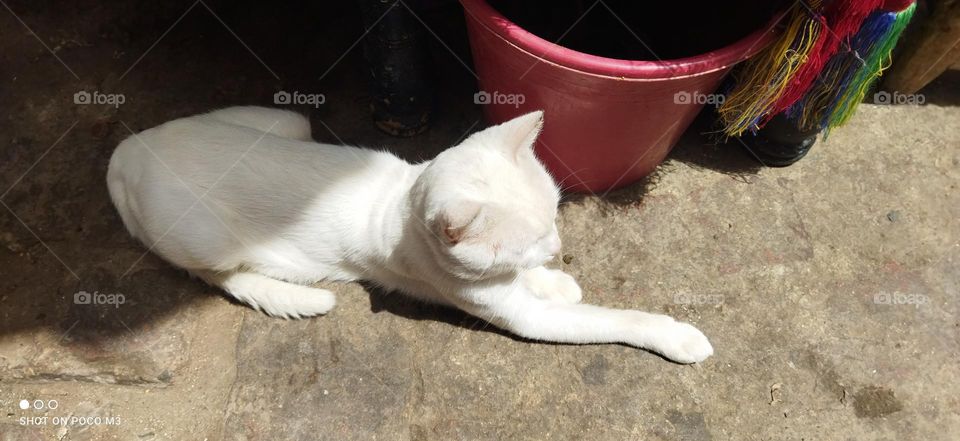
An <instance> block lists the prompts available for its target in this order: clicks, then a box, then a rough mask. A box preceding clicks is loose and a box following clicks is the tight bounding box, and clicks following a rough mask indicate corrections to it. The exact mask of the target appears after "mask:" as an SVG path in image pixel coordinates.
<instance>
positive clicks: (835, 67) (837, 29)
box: [718, 0, 916, 136]
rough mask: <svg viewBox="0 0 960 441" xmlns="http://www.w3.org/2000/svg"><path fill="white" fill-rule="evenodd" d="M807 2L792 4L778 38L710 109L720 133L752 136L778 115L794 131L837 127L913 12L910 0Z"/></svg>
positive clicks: (883, 65)
mask: <svg viewBox="0 0 960 441" xmlns="http://www.w3.org/2000/svg"><path fill="white" fill-rule="evenodd" d="M808 4H809V7H808V6H807V5H805V4H804V2H797V3H796V4H794V5H793V6H792V7H791V9H790V10H788V12H787V16H786V26H785V28H784V32H783V34H782V35H781V37H780V38H779V39H778V41H777V42H775V43H774V44H772V45H771V46H770V47H768V48H767V49H765V50H764V51H763V52H762V53H761V54H759V55H758V56H757V57H754V58H753V59H751V60H749V61H747V62H746V63H745V65H744V66H743V67H742V68H740V69H739V70H738V72H737V73H736V74H735V77H734V86H733V87H732V89H731V90H730V91H729V92H728V94H727V98H726V100H725V101H724V103H723V105H722V106H720V108H719V109H718V113H719V116H720V122H721V124H722V125H723V133H724V134H725V135H726V136H741V135H743V134H744V133H746V132H748V131H749V132H753V133H755V132H756V131H757V130H758V129H760V128H761V127H763V126H764V125H765V124H766V123H767V122H769V121H770V119H771V118H773V117H774V116H776V115H778V114H780V113H785V114H786V115H787V116H788V117H789V118H790V119H791V120H793V121H794V122H795V123H796V125H797V126H798V128H800V129H801V130H811V129H818V130H825V131H827V132H828V131H829V129H831V128H834V127H837V126H839V125H841V124H843V123H845V122H846V121H847V120H848V119H849V118H850V116H851V115H852V114H853V112H854V111H855V110H856V107H857V105H858V104H859V103H860V101H861V100H862V99H863V97H864V95H865V94H866V92H867V90H868V89H869V88H870V86H871V85H872V84H873V82H874V80H876V78H877V77H878V76H879V75H880V73H881V72H883V70H884V69H886V68H887V67H888V66H889V62H890V53H891V51H892V50H893V47H894V45H895V44H896V42H897V40H898V39H899V38H900V34H901V33H902V32H903V29H904V28H905V27H906V25H907V23H909V21H910V18H911V17H912V16H913V12H914V10H915V8H916V5H915V3H914V2H913V0H887V1H885V2H884V1H881V0H827V1H826V2H822V1H812V2H808ZM825 133H826V132H825Z"/></svg>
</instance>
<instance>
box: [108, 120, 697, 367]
mask: <svg viewBox="0 0 960 441" xmlns="http://www.w3.org/2000/svg"><path fill="white" fill-rule="evenodd" d="M542 118H543V114H542V112H533V113H530V114H527V115H524V116H521V117H519V118H516V119H514V120H512V121H509V122H507V123H504V124H501V125H499V126H494V127H490V128H488V129H486V130H484V131H481V132H478V133H475V134H474V135H472V136H470V137H469V138H468V139H466V140H465V141H464V142H463V143H461V144H460V145H458V146H455V147H452V148H450V149H448V150H446V151H444V152H443V153H441V154H440V155H439V156H437V158H436V159H434V160H433V161H430V162H426V163H422V164H417V165H411V164H409V163H407V162H404V161H402V160H400V159H398V158H397V157H395V156H393V155H391V154H389V153H386V152H378V151H373V150H364V149H358V148H354V147H345V146H335V145H328V144H318V143H315V142H312V141H310V135H309V134H310V126H309V122H308V121H307V120H306V119H305V118H304V117H302V116H300V115H298V114H295V113H292V112H288V111H283V110H277V109H266V108H257V107H234V108H229V109H223V110H218V111H215V112H211V113H208V114H204V115H197V116H192V117H189V118H183V119H179V120H175V121H171V122H168V123H166V124H163V125H161V126H159V127H155V128H152V129H149V130H145V131H143V132H141V133H140V134H138V135H134V136H131V137H130V138H127V139H126V140H124V141H123V142H122V143H120V146H119V147H117V150H116V151H115V152H114V154H113V157H112V158H111V160H110V167H109V171H108V173H107V183H108V187H109V190H110V196H111V198H112V199H113V202H114V205H116V207H117V210H118V211H119V212H120V216H121V217H122V219H123V222H124V224H125V225H126V227H127V229H128V230H130V233H131V234H132V235H133V236H134V237H136V238H138V239H139V240H141V241H143V242H144V243H145V244H147V245H148V246H149V247H150V249H151V250H152V251H154V252H156V253H157V254H159V255H160V256H162V257H163V258H164V259H166V260H168V261H170V262H171V263H173V264H175V265H177V266H180V267H183V268H186V269H187V270H189V271H190V272H192V273H194V274H196V275H198V276H200V277H202V278H203V279H204V280H206V281H207V282H208V283H211V284H213V285H216V286H219V287H221V288H223V289H224V290H225V291H227V292H228V293H230V294H231V295H233V296H234V297H236V298H237V299H239V300H240V301H242V302H245V303H247V304H249V305H251V306H252V307H254V308H257V309H260V310H263V311H265V312H266V313H268V314H271V315H275V316H281V317H304V316H311V315H316V314H323V313H326V312H327V311H329V310H330V309H331V308H333V306H334V295H333V293H331V292H330V291H326V290H322V289H316V288H311V287H308V286H304V285H308V284H311V283H314V282H317V281H320V280H333V281H353V280H368V281H372V282H375V283H377V284H379V285H381V286H382V287H383V288H385V289H387V290H398V291H402V292H405V293H407V294H409V295H412V296H414V297H417V298H420V299H423V300H426V301H431V302H438V303H443V304H447V305H451V306H455V307H457V308H460V309H461V310H463V311H466V312H468V313H470V314H473V315H475V316H477V317H480V318H483V319H485V320H487V321H489V322H491V323H493V324H494V325H496V326H499V327H502V328H504V329H507V330H509V331H511V332H514V333H516V334H517V335H520V336H523V337H527V338H531V339H537V340H545V341H553V342H562V343H626V344H629V345H632V346H636V347H641V348H647V349H650V350H653V351H656V352H659V353H660V354H663V355H664V356H666V357H667V358H670V359H671V360H674V361H677V362H681V363H693V362H698V361H701V360H703V359H705V358H707V357H708V356H710V355H711V354H712V353H713V348H712V347H711V346H710V343H709V342H708V341H707V339H706V337H704V335H703V334H702V333H700V331H698V330H697V329H695V328H694V327H693V326H690V325H688V324H686V323H679V322H676V321H674V320H673V319H672V318H670V317H667V316H663V315H654V314H647V313H643V312H639V311H629V310H615V309H608V308H602V307H599V306H592V305H583V304H579V302H580V299H581V291H580V287H579V286H577V283H576V281H574V279H573V278H572V277H570V276H569V275H567V274H565V273H563V272H561V271H558V270H551V269H546V268H544V267H543V264H544V263H546V262H547V261H549V260H551V259H552V258H553V256H554V255H555V254H557V253H558V252H559V250H560V238H559V235H558V234H557V229H556V224H555V223H554V220H555V218H556V215H557V202H558V199H559V192H558V190H557V188H556V186H555V184H554V182H553V180H552V179H551V178H550V176H549V174H547V172H546V171H545V170H544V168H543V166H542V165H541V164H540V162H539V161H538V160H537V158H536V157H535V156H534V154H533V150H532V145H533V143H534V141H535V139H536V137H537V135H538V134H539V132H540V127H541V125H542Z"/></svg>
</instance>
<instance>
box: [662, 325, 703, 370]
mask: <svg viewBox="0 0 960 441" xmlns="http://www.w3.org/2000/svg"><path fill="white" fill-rule="evenodd" d="M656 334H657V337H656V338H655V339H654V341H652V342H651V345H650V348H649V349H650V350H653V351H654V352H657V353H660V354H661V355H663V356H664V357H667V358H669V359H671V360H673V361H675V362H677V363H684V364H689V363H699V362H701V361H703V360H706V359H707V357H709V356H711V355H713V346H711V345H710V341H709V340H707V336H705V335H703V333H702V332H700V330H699V329H697V328H694V327H693V326H692V325H690V324H688V323H683V322H678V321H671V322H670V323H664V324H663V325H662V327H661V328H660V329H658V330H657V333H656Z"/></svg>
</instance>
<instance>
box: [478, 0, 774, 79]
mask: <svg viewBox="0 0 960 441" xmlns="http://www.w3.org/2000/svg"><path fill="white" fill-rule="evenodd" d="M460 4H461V5H462V6H463V9H464V11H465V12H466V14H467V15H468V16H469V17H470V18H473V19H474V20H475V21H476V22H477V23H479V24H481V25H482V26H483V27H484V28H486V29H487V30H488V31H490V32H492V33H493V34H495V35H497V36H499V37H500V38H502V39H503V40H506V41H507V42H508V43H510V44H512V45H514V46H516V47H517V48H519V49H521V50H522V51H524V52H526V53H529V54H530V55H531V56H533V57H534V58H537V59H538V61H540V62H543V63H546V64H552V65H557V66H560V67H565V68H568V69H573V70H577V71H581V72H583V73H586V74H592V75H599V76H605V77H613V78H623V79H639V80H658V79H675V78H682V77H691V76H698V75H705V74H708V73H711V72H715V71H717V70H721V69H726V68H728V67H730V66H732V65H734V64H736V63H739V62H741V61H743V60H746V59H747V58H750V57H752V56H754V55H756V54H757V53H758V52H760V51H761V50H763V49H764V48H766V47H767V46H768V45H769V44H770V43H771V42H772V41H773V39H774V37H775V36H776V35H777V34H778V31H777V25H778V24H779V23H780V21H781V20H782V19H783V17H784V16H785V15H786V11H783V12H782V13H779V14H776V15H775V16H774V17H773V18H771V19H770V21H769V22H767V23H766V24H765V25H764V26H762V27H761V28H760V29H757V30H755V31H753V32H752V33H750V34H749V35H747V36H745V37H743V38H741V39H739V40H737V41H736V42H734V43H732V44H729V45H727V46H724V47H721V48H719V49H715V50H712V51H709V52H704V53H702V54H698V55H694V56H691V57H683V58H674V59H669V60H657V61H645V60H624V59H619V58H608V57H601V56H598V55H591V54H588V53H585V52H580V51H576V50H573V49H569V48H566V47H563V46H560V45H558V44H556V43H552V42H550V41H547V40H545V39H543V38H541V37H538V36H536V35H534V34H533V33H531V32H529V31H527V30H525V29H523V28H522V27H520V26H519V25H517V24H516V23H514V22H512V21H510V20H509V19H507V18H506V17H505V16H504V15H503V14H501V13H500V12H499V11H497V10H496V9H494V8H493V7H492V6H490V4H488V3H487V2H486V1H485V0H460ZM534 66H535V65H534ZM532 68H533V66H531V69H532Z"/></svg>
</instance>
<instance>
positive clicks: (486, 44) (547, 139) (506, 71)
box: [460, 0, 775, 192]
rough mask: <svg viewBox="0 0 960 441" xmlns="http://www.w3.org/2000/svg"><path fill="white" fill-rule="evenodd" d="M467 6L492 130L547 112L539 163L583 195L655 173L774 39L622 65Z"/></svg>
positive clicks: (477, 5) (466, 0)
mask: <svg viewBox="0 0 960 441" xmlns="http://www.w3.org/2000/svg"><path fill="white" fill-rule="evenodd" d="M460 1H461V3H462V4H463V7H464V11H465V14H466V22H467V30H468V33H469V37H470V47H471V49H472V51H473V59H474V65H475V67H476V70H477V75H478V76H479V78H480V90H481V92H480V93H479V94H478V95H477V100H478V101H480V102H485V104H484V106H483V108H484V115H485V117H486V119H487V121H488V122H489V123H492V124H498V123H501V122H503V121H506V120H509V119H510V118H513V117H515V116H518V115H521V114H524V113H527V112H530V111H532V110H536V109H543V110H544V111H545V115H546V116H545V122H544V129H543V133H542V134H541V135H540V139H539V141H538V144H537V147H536V149H537V154H538V156H539V157H540V159H541V160H542V161H543V162H544V163H545V164H546V165H547V168H548V169H549V170H550V172H551V173H552V174H553V176H554V178H556V179H557V181H562V182H564V187H565V188H567V189H569V190H572V191H579V192H603V191H607V190H610V189H614V188H618V187H622V186H625V185H627V184H630V183H632V182H635V181H636V180H638V179H640V178H642V177H644V176H646V175H648V174H649V173H651V172H652V171H653V170H654V169H655V168H656V167H657V165H658V164H660V162H662V161H663V159H664V158H665V157H666V156H667V154H668V153H669V152H670V149H671V148H672V147H673V145H674V144H675V143H676V142H677V140H678V139H679V138H680V136H681V135H682V134H683V132H684V130H686V129H687V126H689V125H690V123H691V122H692V121H693V119H694V118H695V117H696V115H697V113H698V112H699V111H700V109H701V108H702V107H703V102H701V101H702V100H698V99H697V97H702V96H706V95H708V94H712V93H713V92H714V91H715V90H716V89H717V87H718V86H719V84H720V81H721V80H722V79H723V77H724V76H725V75H726V74H727V73H728V72H729V71H730V69H731V68H732V67H733V66H734V65H735V64H736V63H738V62H740V61H743V60H745V59H746V58H748V57H750V56H752V55H754V54H756V53H757V52H758V51H760V50H761V49H763V48H764V47H765V46H766V45H767V44H769V43H770V41H771V40H772V38H773V36H774V34H775V32H774V31H773V27H774V26H773V23H771V24H770V25H768V26H766V27H764V28H763V29H760V30H757V31H756V32H754V33H752V34H750V35H748V36H747V37H745V38H743V39H741V40H739V41H737V42H735V43H733V44H731V45H729V46H726V47H723V48H721V49H718V50H715V51H711V52H707V53H704V54H700V55H697V56H694V57H689V58H680V59H674V60H665V61H631V60H618V59H613V58H604V57H598V56H594V55H589V54H585V53H582V52H578V51H574V50H571V49H567V48H564V47H562V46H558V45H556V44H553V43H551V42H549V41H546V40H544V39H542V38H540V37H537V36H536V35H533V34H531V33H530V32H527V31H525V30H524V29H522V28H520V27H519V26H517V25H516V24H514V23H513V22H511V21H510V20H508V19H506V18H505V17H504V16H503V15H502V14H500V13H499V12H497V11H496V10H494V9H493V8H492V7H490V5H488V4H487V3H486V2H485V1H483V0H460ZM518 97H522V98H518ZM684 101H686V102H684Z"/></svg>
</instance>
